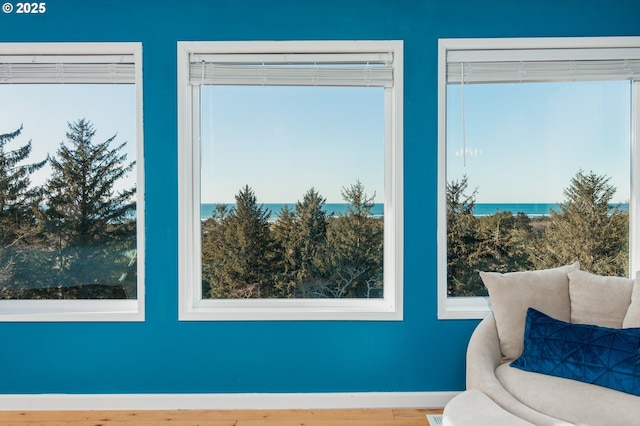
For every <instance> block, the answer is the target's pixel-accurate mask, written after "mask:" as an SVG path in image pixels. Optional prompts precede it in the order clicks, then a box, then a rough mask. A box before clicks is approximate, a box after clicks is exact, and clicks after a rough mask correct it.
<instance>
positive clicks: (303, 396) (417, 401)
mask: <svg viewBox="0 0 640 426" xmlns="http://www.w3.org/2000/svg"><path fill="white" fill-rule="evenodd" d="M458 393H459V392H359V393H245V394H91V395H86V394H84V395H72V394H38V395H0V410H5V411H7V410H16V411H22V410H24V411H27V410H295V409H349V408H442V407H444V406H445V405H446V404H447V402H449V400H451V399H452V398H453V397H454V396H456V395H457V394H458Z"/></svg>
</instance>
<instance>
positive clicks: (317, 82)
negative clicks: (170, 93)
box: [189, 53, 393, 87]
mask: <svg viewBox="0 0 640 426" xmlns="http://www.w3.org/2000/svg"><path fill="white" fill-rule="evenodd" d="M189 82H190V84H192V85H208V84H211V85H213V84H217V85H264V86H287V85H303V86H308V85H313V86H382V87H392V86H393V55H392V54H390V53H354V54H350V53H340V54H256V55H251V54H238V55H234V54H221V55H216V54H212V55H206V54H192V55H191V56H190V63H189Z"/></svg>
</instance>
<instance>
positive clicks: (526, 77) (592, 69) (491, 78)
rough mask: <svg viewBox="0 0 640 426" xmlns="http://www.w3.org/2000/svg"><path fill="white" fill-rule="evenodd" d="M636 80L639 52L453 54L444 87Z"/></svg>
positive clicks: (571, 51) (639, 63)
mask: <svg viewBox="0 0 640 426" xmlns="http://www.w3.org/2000/svg"><path fill="white" fill-rule="evenodd" d="M463 75H464V83H465V84H473V83H508V82H545V81H593V80H600V81H601V80H639V79H640V49H639V48H611V49H606V48H604V49H553V48H551V49H522V50H482V49H480V50H453V51H448V52H447V83H449V84H451V83H453V84H459V83H460V82H461V81H462V78H463V77H462V76H463Z"/></svg>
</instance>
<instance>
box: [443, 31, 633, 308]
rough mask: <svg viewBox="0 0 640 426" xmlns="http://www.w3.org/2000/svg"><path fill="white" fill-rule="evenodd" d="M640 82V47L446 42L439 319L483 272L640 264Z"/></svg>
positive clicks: (580, 41)
mask: <svg viewBox="0 0 640 426" xmlns="http://www.w3.org/2000/svg"><path fill="white" fill-rule="evenodd" d="M638 76H640V39H638V38H566V39H492V40H484V39H472V40H465V39H458V40H440V42H439V82H438V84H439V86H438V99H439V122H438V126H439V200H438V206H439V214H438V237H439V238H438V241H439V247H438V256H439V258H438V265H439V266H438V314H439V318H481V317H483V316H484V315H485V314H486V313H487V312H488V310H489V306H488V297H486V290H485V289H484V286H483V284H482V281H481V280H480V277H479V275H478V272H479V271H482V270H485V271H487V270H492V271H498V272H510V271H518V270H527V269H543V268H547V267H554V266H560V265H563V264H568V263H572V262H573V261H575V260H578V261H580V263H581V267H582V268H583V269H585V270H587V271H590V272H593V273H600V274H608V275H620V276H629V275H630V274H631V272H632V271H636V270H637V269H638V268H639V267H640V263H638V260H639V259H638V249H637V246H636V245H637V240H636V238H635V236H634V234H635V232H636V231H635V230H637V224H636V221H635V217H636V215H637V213H636V212H637V207H638V204H637V203H638V197H637V194H636V193H637V190H635V191H634V190H632V188H637V185H638V172H637V167H638V164H640V162H639V161H638V158H637V155H638V154H637V149H636V146H635V141H636V140H637V131H638V130H637V129H638V127H637V123H638V111H640V108H638V89H637V87H638V84H637V80H638ZM634 123H635V125H634Z"/></svg>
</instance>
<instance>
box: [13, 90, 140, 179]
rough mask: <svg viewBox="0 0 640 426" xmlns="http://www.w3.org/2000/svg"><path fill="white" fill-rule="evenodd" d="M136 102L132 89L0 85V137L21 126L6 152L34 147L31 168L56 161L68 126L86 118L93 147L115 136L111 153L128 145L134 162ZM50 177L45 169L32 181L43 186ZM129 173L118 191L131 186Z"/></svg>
mask: <svg viewBox="0 0 640 426" xmlns="http://www.w3.org/2000/svg"><path fill="white" fill-rule="evenodd" d="M135 105H136V98H135V88H134V85H124V84H118V85H115V84H114V85H107V84H93V85H79V84H68V85H65V84H0V133H2V134H4V133H10V132H13V131H14V130H16V129H18V128H19V127H20V125H22V126H23V129H22V135H20V136H19V137H18V138H16V139H14V140H13V141H12V142H10V144H9V145H8V146H7V149H16V148H18V147H20V146H23V145H25V144H26V143H27V142H28V141H29V140H31V141H32V151H31V156H30V162H37V161H41V160H43V159H45V158H46V157H47V154H51V155H55V153H56V151H57V149H58V147H59V146H60V142H62V141H66V136H65V134H66V132H67V130H68V126H67V123H68V122H74V121H76V120H78V119H80V118H86V119H87V120H89V121H90V122H91V123H93V127H94V129H95V130H96V135H95V136H94V142H95V143H98V142H104V141H105V140H106V139H108V138H110V137H111V136H113V135H114V134H116V133H117V137H116V139H115V142H116V143H114V145H112V146H113V147H115V146H117V145H119V144H120V143H122V142H125V141H126V142H127V146H126V148H125V152H126V153H127V159H128V160H135V159H136V143H135V142H136V109H135ZM49 174H50V169H49V168H48V167H45V168H43V169H41V170H39V171H38V172H36V173H34V174H33V175H32V177H31V180H32V183H33V184H42V183H43V182H44V180H45V179H46V178H47V176H48V175H49ZM135 182H136V176H135V173H130V174H129V176H128V178H127V179H126V181H122V182H121V183H120V185H121V186H118V188H124V187H125V186H126V187H132V186H134V185H135Z"/></svg>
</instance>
